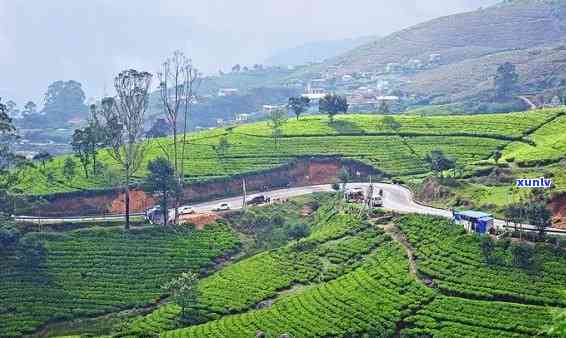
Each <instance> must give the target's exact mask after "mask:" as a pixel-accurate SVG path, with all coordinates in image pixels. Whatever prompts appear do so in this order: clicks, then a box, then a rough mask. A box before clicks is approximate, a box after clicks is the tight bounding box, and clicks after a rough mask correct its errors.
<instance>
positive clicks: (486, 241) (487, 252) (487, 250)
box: [480, 236, 495, 264]
mask: <svg viewBox="0 0 566 338" xmlns="http://www.w3.org/2000/svg"><path fill="white" fill-rule="evenodd" d="M480 245H481V251H482V253H483V256H484V258H485V260H486V262H487V263H488V264H490V263H491V261H492V260H491V257H492V255H493V251H494V250H495V242H494V241H493V239H492V238H491V237H490V236H484V237H482V239H481V243H480Z"/></svg>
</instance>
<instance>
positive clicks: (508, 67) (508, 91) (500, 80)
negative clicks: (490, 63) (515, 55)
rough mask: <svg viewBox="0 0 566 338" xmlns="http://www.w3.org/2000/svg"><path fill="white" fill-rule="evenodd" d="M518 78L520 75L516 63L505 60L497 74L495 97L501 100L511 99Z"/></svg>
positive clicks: (498, 68)
mask: <svg viewBox="0 0 566 338" xmlns="http://www.w3.org/2000/svg"><path fill="white" fill-rule="evenodd" d="M518 80H519V75H518V74H517V70H516V67H515V65H514V64H512V63H510V62H505V63H504V64H502V65H500V66H499V67H497V72H496V74H495V99H496V100H500V101H504V100H507V99H510V98H511V95H512V93H513V91H514V90H515V87H516V86H517V82H518Z"/></svg>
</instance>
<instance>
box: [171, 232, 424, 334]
mask: <svg viewBox="0 0 566 338" xmlns="http://www.w3.org/2000/svg"><path fill="white" fill-rule="evenodd" d="M407 272H408V264H407V261H406V258H405V256H404V254H403V252H402V250H401V249H400V247H398V246H397V245H395V244H393V243H387V244H384V245H383V246H381V247H380V248H379V250H378V251H377V252H376V253H375V254H373V255H370V257H369V258H368V259H367V261H366V262H365V263H364V264H363V265H361V266H360V267H358V268H356V269H355V270H353V271H352V272H350V273H347V274H345V275H343V276H341V277H338V278H337V279H334V280H332V281H330V282H327V283H322V284H319V285H316V286H313V287H312V288H308V289H305V290H303V291H297V292H296V293H293V294H291V295H289V296H287V297H284V298H282V299H280V300H276V301H275V302H274V303H273V304H272V305H271V306H270V307H268V308H265V309H260V310H254V311H249V312H247V313H245V314H241V315H234V316H227V317H223V318H222V319H220V320H216V321H212V322H209V323H206V324H204V325H199V326H194V327H190V328H186V329H181V330H178V331H171V332H167V333H165V334H164V335H163V336H164V337H213V336H218V335H226V336H230V337H244V336H251V335H253V334H254V333H255V332H256V331H257V330H259V331H262V332H264V333H266V334H267V336H277V335H280V334H284V333H288V334H291V335H292V336H295V337H307V336H311V337H312V336H349V335H355V334H360V333H365V332H372V333H374V334H375V333H377V334H382V335H384V336H388V335H393V334H394V332H395V327H396V322H397V321H398V320H400V319H401V317H402V313H403V311H405V310H407V309H408V308H410V307H412V306H418V304H419V302H420V301H426V299H427V298H429V297H430V296H431V295H432V292H431V291H430V290H428V289H426V288H425V287H423V286H422V285H420V284H418V283H417V282H416V281H415V280H413V279H411V278H409V276H408V274H407Z"/></svg>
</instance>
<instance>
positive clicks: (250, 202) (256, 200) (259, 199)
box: [246, 195, 271, 205]
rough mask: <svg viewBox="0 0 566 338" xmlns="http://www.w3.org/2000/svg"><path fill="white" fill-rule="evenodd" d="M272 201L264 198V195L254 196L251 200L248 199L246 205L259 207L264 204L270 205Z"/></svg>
mask: <svg viewBox="0 0 566 338" xmlns="http://www.w3.org/2000/svg"><path fill="white" fill-rule="evenodd" d="M270 201H271V198H269V197H267V196H264V195H256V196H252V197H250V198H248V199H247V200H246V204H247V205H259V204H264V203H269V202H270Z"/></svg>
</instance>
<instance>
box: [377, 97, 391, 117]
mask: <svg viewBox="0 0 566 338" xmlns="http://www.w3.org/2000/svg"><path fill="white" fill-rule="evenodd" d="M377 110H378V112H379V113H380V114H383V115H387V114H389V113H391V110H390V109H389V104H388V103H387V101H385V100H381V101H379V107H378V109H377Z"/></svg>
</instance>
